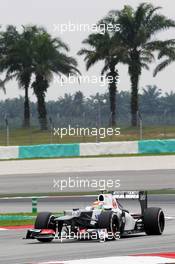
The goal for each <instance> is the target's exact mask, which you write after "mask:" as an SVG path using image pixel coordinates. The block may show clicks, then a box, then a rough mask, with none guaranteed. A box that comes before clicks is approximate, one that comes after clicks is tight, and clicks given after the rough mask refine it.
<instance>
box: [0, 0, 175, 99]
mask: <svg viewBox="0 0 175 264" xmlns="http://www.w3.org/2000/svg"><path fill="white" fill-rule="evenodd" d="M142 2H143V1H138V0H127V1H123V0H117V1H116V0H107V1H106V0H89V1H83V0H64V1H63V0H30V1H27V0H0V7H1V19H0V24H1V27H2V28H5V27H6V26H7V25H9V24H13V25H16V26H17V27H19V28H20V26H21V25H28V24H36V25H38V26H44V27H45V28H46V29H47V30H48V32H49V33H50V34H51V35H53V36H54V37H60V38H61V39H62V40H63V41H64V42H66V43H67V44H68V45H69V47H70V52H69V55H70V56H73V57H75V58H76V59H77V61H78V68H79V70H80V71H81V73H82V75H83V76H87V75H88V76H89V80H92V78H93V76H96V77H98V78H100V71H101V68H102V65H103V64H102V63H101V62H100V63H98V64H96V65H95V66H93V67H92V68H91V69H90V70H89V71H88V72H87V71H86V68H85V63H84V61H83V56H81V57H80V56H78V55H77V52H78V51H79V50H80V49H81V48H82V47H84V46H83V44H82V41H83V40H84V39H85V38H86V37H87V36H88V35H89V34H90V33H92V31H88V30H86V31H84V30H80V29H79V30H75V31H72V32H70V31H65V32H60V27H61V25H63V24H64V25H66V26H67V27H68V25H69V24H70V23H71V24H74V25H77V26H79V25H80V24H88V25H89V27H91V26H92V25H93V24H95V23H96V22H98V21H99V19H101V18H103V17H104V16H106V15H107V13H108V12H109V11H110V10H114V9H115V10H117V9H122V8H123V6H124V5H126V4H128V5H131V6H133V7H134V8H136V7H137V6H138V4H140V3H142ZM149 2H150V3H152V4H153V5H154V6H161V7H162V10H161V11H159V12H161V13H163V14H164V15H166V16H168V17H169V18H172V19H175V13H174V10H175V2H174V1H172V0H152V1H149ZM66 26H63V27H64V28H65V27H66ZM155 38H156V39H162V40H163V39H170V38H175V31H174V30H167V31H164V32H161V33H159V34H158V35H156V36H155ZM156 65H157V62H154V63H152V64H151V65H150V70H149V71H146V70H143V72H142V75H141V79H140V83H139V89H140V91H142V88H143V87H145V86H146V85H157V86H158V87H159V88H160V89H161V90H162V91H163V93H165V92H170V91H172V90H174V88H175V84H174V78H173V76H174V74H175V71H174V69H175V64H172V65H170V66H168V67H167V68H166V69H165V70H164V71H162V72H160V73H159V74H158V75H157V77H155V78H153V76H152V73H153V69H154V68H155V66H156ZM118 69H119V74H120V83H119V85H118V90H119V91H126V90H130V80H129V75H128V71H127V66H123V65H119V66H118ZM0 78H1V79H3V76H1V77H0ZM74 82H75V83H72V84H66V82H65V83H64V84H61V83H60V81H59V80H58V78H55V79H54V80H53V82H52V83H51V84H50V87H49V89H48V92H47V95H46V100H47V101H48V100H57V98H59V97H61V96H64V93H71V94H72V93H75V92H76V91H79V90H81V91H82V92H83V93H84V94H85V96H90V95H92V94H95V93H97V92H99V93H104V92H106V91H107V86H106V85H102V84H100V82H97V83H90V81H88V82H87V81H86V82H84V83H80V84H79V83H78V82H76V81H74ZM6 88H7V89H6V90H7V92H6V94H4V93H3V91H0V100H5V99H7V98H14V97H19V96H20V95H21V96H23V95H24V91H23V90H19V88H18V84H17V82H16V81H15V80H14V81H10V82H9V83H8V84H7V85H6ZM30 100H32V101H36V98H35V96H34V95H33V92H32V89H30Z"/></svg>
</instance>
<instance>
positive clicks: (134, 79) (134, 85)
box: [131, 74, 139, 127]
mask: <svg viewBox="0 0 175 264" xmlns="http://www.w3.org/2000/svg"><path fill="white" fill-rule="evenodd" d="M138 80H139V76H138V75H137V74H133V75H131V125H132V126H133V127H136V126H137V113H138V109H139V108H138Z"/></svg>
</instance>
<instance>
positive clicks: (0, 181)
mask: <svg viewBox="0 0 175 264" xmlns="http://www.w3.org/2000/svg"><path fill="white" fill-rule="evenodd" d="M69 178H71V179H74V180H82V179H83V180H89V182H91V181H92V180H96V181H98V182H99V181H100V180H106V179H110V180H120V189H121V190H122V189H123V190H126V189H130V190H132V189H162V188H164V189H165V188H174V189H175V170H147V171H142V170H140V171H95V172H62V173H42V174H40V173H37V174H20V175H17V174H15V175H0V194H6V193H12V194H13V193H14V194H16V193H31V192H33V193H34V192H36V193H37V192H40V193H41V192H54V191H55V192H59V191H60V187H58V185H57V184H54V181H55V182H58V180H59V181H60V180H63V181H65V180H66V181H68V180H69ZM99 185H100V184H99ZM90 187H91V186H90ZM98 189H102V187H101V188H100V186H99V188H98ZM113 189H114V188H113ZM94 190H95V188H94V189H92V188H88V187H87V185H86V188H84V189H81V191H94ZM62 191H64V192H65V191H71V192H72V191H80V188H77V187H76V186H75V187H73V188H70V187H69V186H67V187H65V188H62Z"/></svg>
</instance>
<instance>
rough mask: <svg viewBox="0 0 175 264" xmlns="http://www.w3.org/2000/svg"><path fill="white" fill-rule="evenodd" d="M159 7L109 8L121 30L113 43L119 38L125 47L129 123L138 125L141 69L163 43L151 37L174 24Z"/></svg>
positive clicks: (146, 65)
mask: <svg viewBox="0 0 175 264" xmlns="http://www.w3.org/2000/svg"><path fill="white" fill-rule="evenodd" d="M159 9H160V7H154V6H153V5H151V4H147V3H142V4H140V5H139V6H138V8H137V9H136V10H134V9H133V8H132V7H131V6H128V5H127V6H125V7H124V8H123V9H122V10H121V11H111V12H110V13H109V15H108V19H109V18H110V17H111V18H112V19H113V18H114V17H115V18H116V19H117V22H118V23H119V24H120V32H117V33H116V36H117V40H116V45H117V41H118V38H119V37H120V39H121V41H122V42H123V45H124V46H125V47H126V49H127V50H128V73H129V75H130V80H131V115H132V119H131V123H132V126H137V112H138V86H139V79H140V76H141V73H142V69H143V68H145V69H147V70H148V69H149V64H150V63H151V62H152V61H153V60H154V53H153V52H154V51H156V50H158V51H159V50H160V48H161V47H162V46H163V45H164V44H163V41H161V40H160V41H158V40H154V39H153V37H154V36H155V35H156V34H157V33H159V32H160V31H162V30H166V29H168V28H170V27H175V22H174V21H173V20H171V19H168V18H166V17H165V16H164V15H161V14H159V13H157V11H158V10H159ZM112 19H111V21H112ZM172 41H173V40H172ZM169 42H171V40H169Z"/></svg>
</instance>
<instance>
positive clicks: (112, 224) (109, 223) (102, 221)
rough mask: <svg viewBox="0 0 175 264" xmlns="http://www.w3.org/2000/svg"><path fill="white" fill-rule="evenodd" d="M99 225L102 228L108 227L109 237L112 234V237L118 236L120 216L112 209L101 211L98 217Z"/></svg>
mask: <svg viewBox="0 0 175 264" xmlns="http://www.w3.org/2000/svg"><path fill="white" fill-rule="evenodd" d="M98 226H99V228H100V229H104V228H105V229H107V232H108V239H109V237H110V239H111V236H112V239H116V238H117V237H118V231H119V221H118V216H117V215H116V214H115V213H114V212H112V211H104V212H101V214H100V215H99V218H98Z"/></svg>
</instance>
